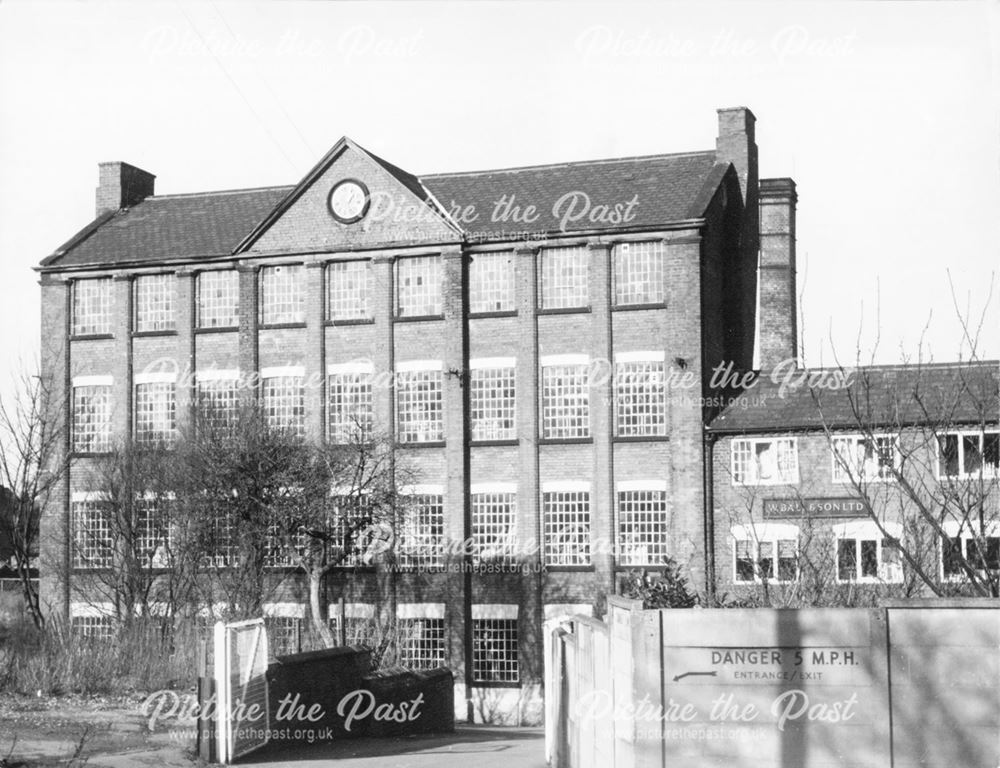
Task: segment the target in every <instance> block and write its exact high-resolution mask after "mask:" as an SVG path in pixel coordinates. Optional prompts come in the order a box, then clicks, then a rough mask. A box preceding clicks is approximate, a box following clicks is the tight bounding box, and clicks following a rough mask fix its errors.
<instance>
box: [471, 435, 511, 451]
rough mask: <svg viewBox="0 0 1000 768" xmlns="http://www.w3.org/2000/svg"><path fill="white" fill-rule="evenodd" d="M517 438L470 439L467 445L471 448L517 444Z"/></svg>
mask: <svg viewBox="0 0 1000 768" xmlns="http://www.w3.org/2000/svg"><path fill="white" fill-rule="evenodd" d="M518 442H519V441H518V439H517V438H516V437H515V438H513V439H510V440H472V441H470V442H469V445H470V446H471V447H472V448H499V447H503V446H510V445H518Z"/></svg>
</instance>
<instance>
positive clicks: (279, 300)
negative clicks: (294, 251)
mask: <svg viewBox="0 0 1000 768" xmlns="http://www.w3.org/2000/svg"><path fill="white" fill-rule="evenodd" d="M303 273H304V268H303V267H302V265H301V264H282V265H280V266H276V267H264V268H263V269H262V270H261V271H260V320H261V322H262V323H263V324H264V325H278V324H280V323H304V322H305V319H306V295H305V291H303V290H302V280H303Z"/></svg>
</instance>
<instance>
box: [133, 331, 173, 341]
mask: <svg viewBox="0 0 1000 768" xmlns="http://www.w3.org/2000/svg"><path fill="white" fill-rule="evenodd" d="M176 335H177V330H176V329H173V330H169V331H132V338H133V339H143V338H155V337H157V336H176Z"/></svg>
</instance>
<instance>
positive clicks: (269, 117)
mask: <svg viewBox="0 0 1000 768" xmlns="http://www.w3.org/2000/svg"><path fill="white" fill-rule="evenodd" d="M998 21H1000V6H998V5H997V4H996V3H979V2H968V3H963V2H950V3H930V2H928V3H916V2H911V3H891V2H884V3H858V4H853V3H833V2H830V3H815V4H813V3H803V2H795V3H760V4H757V3H738V4H732V5H730V4H723V3H704V2H700V3H696V4H685V3H659V4H654V3H643V4H627V3H621V2H618V3H607V4H600V3H593V4H576V3H573V4H570V3H557V2H538V3H533V2H516V3H502V4H501V3H496V4H493V3H483V2H477V3H458V2H451V3H440V4H435V3H426V4H424V3H418V2H412V3H403V2H397V3H387V4H376V3H364V4H360V3H359V4H351V3H336V4H334V3H320V2H313V3H290V2H283V3H260V4H254V3H249V2H245V3H239V4H236V3H233V4H229V3H222V2H218V3H208V2H205V3H192V4H185V3H164V4H156V3H134V4H125V3H120V4H111V3H108V4H99V3H83V2H74V3H64V4H57V3H45V2H32V3H26V2H25V3H17V2H4V3H2V4H0V259H2V262H0V263H2V267H0V270H2V271H0V323H2V329H3V330H2V335H0V366H3V367H7V366H12V365H15V364H16V362H17V360H18V359H19V358H24V359H31V358H32V357H33V356H34V355H36V351H37V349H38V346H39V341H38V334H39V331H38V317H39V296H38V288H37V285H36V280H37V276H36V275H35V274H34V273H33V272H32V271H31V267H32V266H33V265H35V264H37V263H38V261H39V260H40V259H42V258H43V257H44V256H46V255H48V254H49V253H51V252H52V250H53V249H55V248H56V247H57V246H59V245H60V244H61V243H62V242H63V241H65V240H66V239H67V238H69V237H70V236H71V235H72V234H73V233H74V232H76V231H77V230H78V229H79V228H80V227H82V226H83V225H85V224H86V223H88V222H89V221H90V219H91V218H92V217H93V213H94V188H95V186H96V184H97V163H98V162H100V161H105V160H125V161H127V162H130V163H132V164H134V165H138V166H139V167H141V168H144V169H146V170H148V171H150V172H152V173H155V174H156V176H157V179H156V189H157V191H158V192H159V193H163V194H167V193H178V192H196V191H205V190H212V189H230V188H237V187H253V186H267V185H276V184H291V183H294V182H296V181H298V180H299V179H300V178H301V177H302V175H303V174H304V173H305V172H306V171H307V170H308V169H309V168H310V167H311V166H312V165H313V164H314V163H315V162H316V161H317V160H318V159H319V157H320V156H321V155H322V154H323V153H324V152H325V151H326V150H327V149H328V148H329V147H330V146H331V145H332V144H333V143H334V142H335V141H336V140H337V139H338V138H339V137H340V136H341V135H343V134H346V135H348V136H350V137H351V138H353V139H355V140H356V141H358V142H359V143H360V144H362V145H363V146H365V147H366V148H368V149H370V150H372V151H373V152H376V153H377V154H379V155H381V156H382V157H384V158H386V159H388V160H390V161H391V162H393V163H395V164H397V165H399V166H401V167H403V168H405V169H406V170H409V171H411V172H414V173H417V174H420V173H432V172H441V171H453V170H474V169H480V168H491V167H504V166H512V165H528V164H538V163H550V162H556V161H563V160H584V159H593V158H603V157H614V156H628V155H639V154H654V153H663V152H681V151H688V150H702V149H711V148H713V147H714V143H715V136H716V113H715V110H716V109H717V108H718V107H724V106H734V105H741V104H742V105H746V106H748V107H750V108H751V109H752V110H753V111H754V113H755V114H756V116H757V120H758V122H757V128H758V134H757V140H758V144H759V147H760V168H761V175H762V176H764V177H769V176H791V177H793V178H794V179H795V180H796V182H797V184H798V189H799V229H798V254H799V291H800V294H801V302H802V315H803V327H804V352H805V362H806V363H807V364H809V365H820V364H831V363H833V361H834V351H836V354H837V355H838V356H839V357H841V358H842V359H846V360H851V361H852V360H853V359H854V358H855V355H856V350H857V349H859V348H860V350H861V353H862V356H863V357H864V358H865V359H871V358H872V356H873V355H874V359H875V361H876V362H883V363H890V362H898V361H899V360H900V359H902V358H909V359H911V360H912V359H916V358H917V357H918V355H922V357H923V358H924V359H928V358H933V359H934V360H936V361H944V360H951V359H956V358H957V357H958V356H959V355H960V354H962V355H965V356H967V354H968V349H967V348H966V349H965V350H964V351H963V344H962V336H963V334H962V328H961V324H960V323H959V322H958V320H957V317H956V310H955V306H954V303H953V294H952V288H951V287H950V284H951V285H952V286H953V290H954V297H955V298H956V299H957V301H958V303H959V305H960V307H961V308H962V311H963V312H965V311H968V312H969V313H971V315H972V316H973V317H974V319H975V321H976V322H978V320H979V317H980V315H981V313H982V312H983V311H984V309H986V311H987V315H986V326H985V329H984V331H983V335H982V337H981V338H980V344H981V348H980V353H981V356H984V357H990V358H996V357H1000V332H998V329H1000V298H998V294H1000V286H998V285H997V283H996V280H997V275H996V273H997V268H998V265H1000V264H998V263H1000V258H998V254H1000V110H998V98H997V96H998V93H1000V89H998V84H1000V66H998V62H997V53H998V50H1000V47H998V46H1000V34H998ZM991 285H992V287H993V295H992V298H991V297H990V288H991ZM925 328H926V332H925ZM921 339H922V346H921ZM0 378H2V370H0ZM0 387H2V384H0Z"/></svg>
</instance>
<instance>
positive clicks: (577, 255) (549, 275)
mask: <svg viewBox="0 0 1000 768" xmlns="http://www.w3.org/2000/svg"><path fill="white" fill-rule="evenodd" d="M589 306H590V249H589V248H588V247H587V246H585V245H568V246H557V247H553V248H542V249H541V251H540V252H539V255H538V308H539V309H542V310H545V309H585V308H587V307H589Z"/></svg>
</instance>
